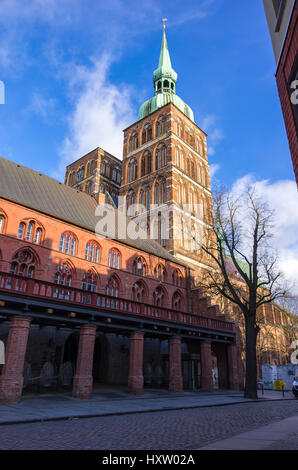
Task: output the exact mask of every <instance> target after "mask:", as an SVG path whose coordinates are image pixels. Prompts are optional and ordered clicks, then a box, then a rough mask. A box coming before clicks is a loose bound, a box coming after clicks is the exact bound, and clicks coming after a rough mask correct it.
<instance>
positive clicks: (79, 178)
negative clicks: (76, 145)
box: [76, 165, 85, 183]
mask: <svg viewBox="0 0 298 470" xmlns="http://www.w3.org/2000/svg"><path fill="white" fill-rule="evenodd" d="M84 176H85V166H84V165H82V166H81V167H80V168H79V170H78V172H77V181H76V182H77V183H78V182H79V181H82V180H83V179H84Z"/></svg>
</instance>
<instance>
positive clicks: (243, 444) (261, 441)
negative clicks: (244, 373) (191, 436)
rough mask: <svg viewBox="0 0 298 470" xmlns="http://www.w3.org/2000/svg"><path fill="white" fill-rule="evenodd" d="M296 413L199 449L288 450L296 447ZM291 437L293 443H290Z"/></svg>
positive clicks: (297, 420)
mask: <svg viewBox="0 0 298 470" xmlns="http://www.w3.org/2000/svg"><path fill="white" fill-rule="evenodd" d="M297 431H298V415H295V416H291V417H290V418H286V419H284V420H282V421H278V422H275V423H272V424H269V425H267V426H262V427H260V428H258V429H254V430H253V431H249V432H244V433H242V434H239V435H237V436H233V437H231V438H229V439H223V440H221V441H217V442H214V443H213V444H210V445H207V446H205V447H201V448H200V449H199V450H212V451H214V450H283V449H286V450H289V449H293V450H295V449H297ZM291 438H293V439H294V441H295V442H294V445H295V444H296V445H295V446H293V447H292V445H293V444H290V442H291Z"/></svg>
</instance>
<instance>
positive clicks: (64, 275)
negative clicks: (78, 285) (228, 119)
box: [54, 263, 72, 287]
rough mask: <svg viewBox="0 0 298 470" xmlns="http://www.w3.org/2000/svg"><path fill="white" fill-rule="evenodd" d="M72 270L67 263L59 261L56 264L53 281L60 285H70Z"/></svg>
mask: <svg viewBox="0 0 298 470" xmlns="http://www.w3.org/2000/svg"><path fill="white" fill-rule="evenodd" d="M71 281H72V272H71V269H70V267H69V266H68V264H67V263H61V264H60V265H59V266H57V270H56V274H55V279H54V282H55V284H59V285H61V286H67V287H70V286H71Z"/></svg>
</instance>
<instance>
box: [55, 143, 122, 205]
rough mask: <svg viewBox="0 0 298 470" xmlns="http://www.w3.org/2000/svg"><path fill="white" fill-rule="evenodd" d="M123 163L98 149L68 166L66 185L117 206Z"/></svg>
mask: <svg viewBox="0 0 298 470" xmlns="http://www.w3.org/2000/svg"><path fill="white" fill-rule="evenodd" d="M121 167H122V162H121V160H119V159H118V158H116V157H114V156H113V155H111V154H110V153H108V152H106V151H105V150H103V149H101V148H96V149H94V150H92V152H89V153H87V155H84V156H83V157H81V158H79V159H78V160H76V161H75V162H73V163H71V164H70V165H68V166H67V168H66V171H65V180H64V182H65V184H67V185H68V186H71V187H72V188H76V189H77V190H79V191H83V192H85V193H87V194H90V195H91V196H93V197H94V198H95V199H96V200H97V201H99V199H101V200H102V197H101V196H100V195H101V194H104V195H106V200H107V202H108V201H110V202H113V203H114V204H115V205H117V201H118V196H119V191H120V183H121Z"/></svg>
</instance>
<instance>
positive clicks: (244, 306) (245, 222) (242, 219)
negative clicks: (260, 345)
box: [201, 187, 286, 398]
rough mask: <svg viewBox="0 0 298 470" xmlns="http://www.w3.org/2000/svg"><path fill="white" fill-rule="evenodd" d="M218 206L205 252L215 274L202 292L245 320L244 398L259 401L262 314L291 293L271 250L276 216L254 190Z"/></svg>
mask: <svg viewBox="0 0 298 470" xmlns="http://www.w3.org/2000/svg"><path fill="white" fill-rule="evenodd" d="M213 202H214V218H213V220H212V222H211V223H210V224H209V225H208V226H207V227H206V230H205V233H204V237H203V240H202V246H201V248H202V250H203V252H204V253H205V255H206V256H207V258H209V260H210V261H212V262H213V265H214V269H209V270H206V271H205V274H204V276H203V279H202V282H201V287H202V288H203V290H204V291H205V292H206V291H208V292H209V294H211V295H213V296H223V297H225V298H226V299H228V301H230V302H232V303H233V304H236V305H237V306H238V307H239V310H240V312H241V313H242V315H243V316H244V323H245V340H246V341H245V343H246V344H245V355H246V372H245V374H246V380H245V397H247V398H257V354H256V345H257V336H258V333H259V329H260V327H259V324H258V314H257V312H258V311H260V307H262V305H265V304H268V303H271V302H274V301H276V300H277V299H279V298H282V297H284V295H285V293H286V289H285V287H284V285H283V278H282V273H281V272H280V271H279V269H278V265H277V255H276V253H275V252H274V250H273V249H272V247H271V244H270V242H271V239H272V236H273V220H274V214H273V212H272V211H271V210H270V209H269V208H268V207H267V205H266V204H265V203H264V202H263V201H262V200H261V199H259V198H258V197H257V195H256V191H255V189H254V188H252V187H250V188H247V189H246V190H245V191H244V192H242V193H241V194H235V193H232V192H217V193H216V192H215V193H214V200H213Z"/></svg>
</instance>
